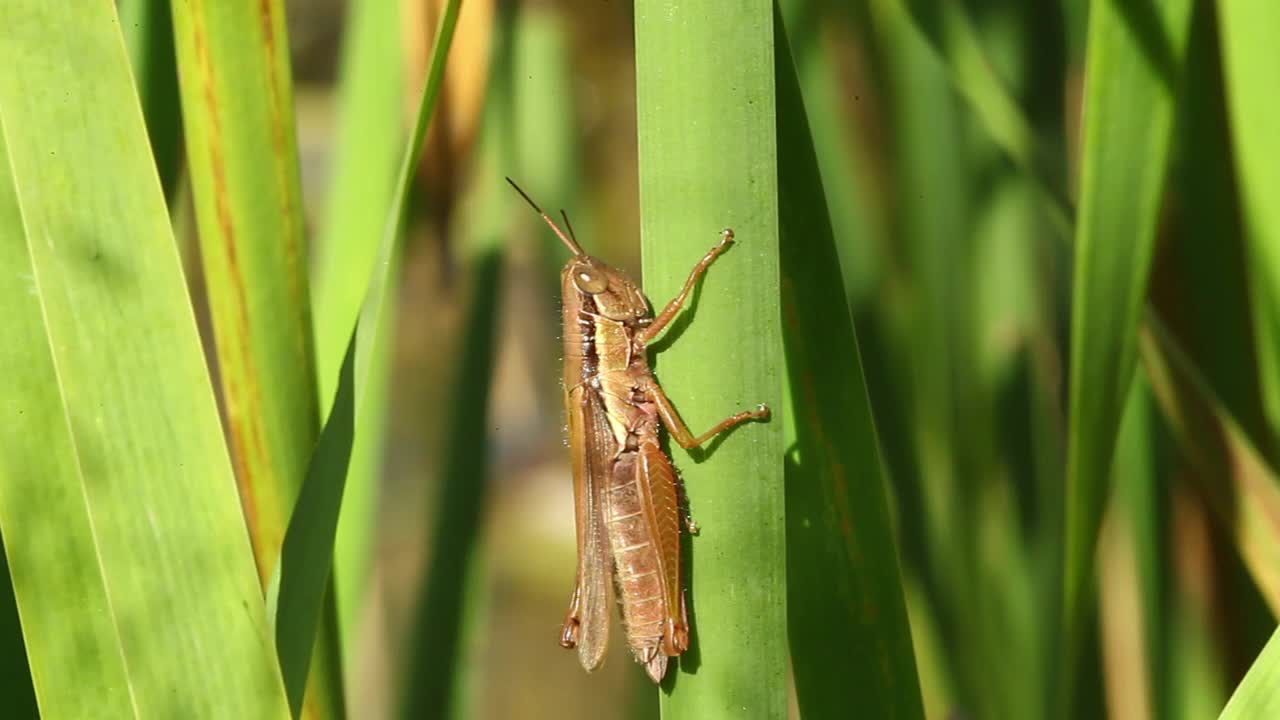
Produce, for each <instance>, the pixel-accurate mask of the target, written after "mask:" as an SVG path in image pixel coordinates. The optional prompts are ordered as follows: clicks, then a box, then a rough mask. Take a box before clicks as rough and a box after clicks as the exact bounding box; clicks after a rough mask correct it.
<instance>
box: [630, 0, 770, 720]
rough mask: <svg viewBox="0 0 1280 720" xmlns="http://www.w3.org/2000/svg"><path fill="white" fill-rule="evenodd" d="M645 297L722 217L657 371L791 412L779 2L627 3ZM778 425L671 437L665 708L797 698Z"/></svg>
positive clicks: (705, 397) (688, 397) (671, 287)
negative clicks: (675, 576)
mask: <svg viewBox="0 0 1280 720" xmlns="http://www.w3.org/2000/svg"><path fill="white" fill-rule="evenodd" d="M635 33H636V105H637V107H636V112H637V122H638V131H639V165H640V210H641V242H642V255H643V268H644V289H645V293H646V294H647V295H648V296H649V297H650V298H651V299H652V300H653V302H654V303H655V304H657V305H659V306H660V305H661V304H662V303H665V302H666V300H667V299H668V298H670V297H673V296H674V295H675V294H676V292H677V291H678V289H679V287H680V285H681V284H682V283H683V282H684V279H685V277H686V276H687V275H688V272H689V269H690V267H692V265H693V263H694V262H696V261H697V259H698V258H699V257H701V256H702V255H703V253H705V252H706V251H707V249H708V248H709V247H711V245H713V244H714V243H715V241H716V237H717V233H718V232H719V231H720V229H721V228H723V227H726V226H728V227H732V228H733V229H734V230H735V232H736V233H737V238H738V239H737V242H736V244H735V246H734V248H733V249H732V250H731V251H729V252H728V253H726V254H725V256H724V257H723V258H721V259H720V260H719V261H718V262H717V263H716V264H715V266H714V267H713V268H712V269H711V270H710V271H709V272H708V273H707V276H706V279H705V281H704V282H703V283H702V290H701V291H700V292H697V293H695V296H694V297H693V298H691V302H690V307H689V308H688V309H686V310H685V313H684V316H683V317H682V318H681V319H679V320H677V322H676V327H673V328H671V329H670V330H669V331H668V332H667V334H666V336H665V337H664V338H663V339H662V340H661V341H660V342H659V345H660V347H659V348H658V349H657V353H656V358H655V359H656V366H655V367H656V374H657V376H658V379H659V380H660V381H661V382H662V383H663V386H664V387H665V389H666V391H667V393H668V394H669V395H670V396H671V398H672V400H673V401H674V403H675V405H676V407H677V408H678V409H679V411H680V413H681V415H682V416H683V417H684V419H685V421H686V422H687V423H688V424H689V425H690V426H691V427H693V428H695V430H696V429H698V428H703V427H709V426H710V425H711V424H712V423H714V422H715V421H716V420H719V419H720V418H722V417H724V416H725V415H726V414H728V413H732V412H736V411H738V410H740V409H743V408H745V407H750V406H753V405H755V404H756V403H759V402H766V403H769V404H770V406H771V407H774V408H775V409H777V408H781V407H782V406H781V405H780V404H779V401H780V400H781V392H782V386H783V378H784V374H783V373H784V366H783V363H782V336H781V327H780V319H781V316H780V308H779V295H778V292H779V288H778V283H779V261H778V194H777V190H778V176H777V152H776V147H775V143H776V120H775V98H774V34H773V7H772V4H771V3H770V2H769V0H748V1H747V2H742V3H735V4H734V7H732V8H730V7H728V6H726V5H725V4H724V3H719V2H713V1H712V0H697V1H695V2H689V3H682V4H678V5H672V4H670V3H668V2H665V1H662V2H660V1H658V0H639V1H638V2H637V3H636V7H635ZM782 431H783V423H782V422H781V421H778V420H775V421H773V422H770V423H765V424H760V423H753V424H750V425H747V426H744V427H741V428H739V429H738V430H737V431H735V432H733V433H732V434H731V435H730V436H728V437H726V438H724V440H723V442H716V443H713V444H712V445H711V447H710V449H709V451H708V452H706V453H705V456H695V455H691V454H689V453H687V452H683V451H681V450H680V449H679V448H678V447H672V448H671V449H672V453H673V459H674V460H675V464H676V467H678V468H679V469H680V471H681V473H682V475H683V477H684V480H685V486H686V488H687V491H688V496H689V504H690V507H691V512H692V514H693V517H694V518H695V519H696V520H697V521H698V523H699V524H700V525H701V527H702V533H701V535H699V536H698V537H696V538H694V539H693V540H692V541H691V542H690V543H689V544H690V545H691V551H690V555H691V570H690V572H689V576H690V580H689V587H690V590H689V592H688V595H687V599H688V601H689V603H690V621H691V623H692V625H693V630H692V634H693V646H692V647H691V648H690V650H689V651H688V652H687V653H686V654H685V655H684V656H683V657H682V658H681V660H680V667H679V670H678V672H668V675H667V683H666V684H665V685H664V687H665V689H664V691H663V697H662V713H663V717H666V718H718V717H733V716H742V715H744V714H745V715H749V716H752V717H783V716H785V714H786V708H787V665H786V617H787V613H786V583H785V580H786V579H785V543H784V541H785V527H784V523H783V517H784V505H783V500H784V498H783V493H784V488H783V466H782V449H783V448H782V440H783V436H782Z"/></svg>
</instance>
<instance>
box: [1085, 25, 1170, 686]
mask: <svg viewBox="0 0 1280 720" xmlns="http://www.w3.org/2000/svg"><path fill="white" fill-rule="evenodd" d="M1191 8H1192V3H1191V2H1190V0H1167V1H1166V2H1162V3H1159V5H1158V7H1157V6H1153V5H1152V4H1150V3H1148V2H1145V1H1143V0H1118V1H1117V2H1102V3H1097V4H1095V5H1094V6H1093V8H1092V10H1091V13H1090V17H1089V41H1088V43H1089V44H1088V57H1087V60H1086V63H1087V64H1086V73H1087V80H1086V87H1085V100H1084V105H1085V118H1084V131H1083V133H1084V135H1083V143H1082V148H1081V154H1082V156H1083V160H1082V169H1081V181H1080V208H1079V213H1078V220H1077V226H1076V241H1075V274H1074V280H1073V283H1074V287H1073V291H1072V303H1073V306H1072V318H1071V322H1072V325H1071V335H1072V341H1071V371H1070V373H1071V375H1070V378H1071V379H1070V389H1069V392H1070V418H1069V421H1068V450H1067V500H1066V559H1065V568H1064V574H1065V575H1064V582H1065V589H1064V595H1063V601H1064V609H1063V622H1064V625H1063V638H1064V640H1065V641H1066V643H1067V645H1068V648H1067V652H1066V655H1065V658H1066V664H1067V667H1068V681H1067V686H1066V688H1065V689H1066V690H1067V692H1068V693H1069V692H1070V691H1071V685H1072V683H1071V680H1070V677H1069V676H1070V672H1071V668H1074V665H1075V658H1076V653H1077V652H1078V651H1079V646H1078V643H1079V642H1080V636H1079V633H1080V628H1081V627H1082V626H1083V624H1084V623H1085V617H1086V616H1087V614H1088V613H1087V610H1086V606H1087V605H1088V603H1089V600H1088V590H1087V588H1088V585H1089V580H1090V578H1091V577H1092V572H1093V571H1092V563H1093V554H1094V546H1095V543H1096V540H1097V533H1098V528H1099V526H1100V524H1101V521H1102V512H1103V509H1104V505H1105V502H1106V498H1107V496H1108V494H1109V490H1110V488H1109V482H1108V479H1109V477H1110V466H1111V459H1112V453H1113V451H1114V448H1115V439H1116V434H1117V432H1118V429H1119V427H1120V419H1121V414H1122V411H1123V409H1124V402H1125V398H1126V397H1127V394H1128V387H1129V382H1130V379H1131V377H1132V374H1133V368H1134V357H1135V350H1136V343H1137V331H1138V324H1139V320H1140V319H1141V310H1142V307H1143V299H1144V298H1145V296H1146V288H1147V282H1148V273H1149V272H1150V265H1151V256H1152V252H1153V248H1154V245H1155V231H1156V222H1157V219H1158V214H1159V210H1160V199H1161V195H1162V191H1163V189H1164V183H1165V172H1166V169H1167V167H1168V158H1169V147H1170V138H1171V136H1172V128H1173V119H1174V109H1175V107H1174V105H1175V93H1176V90H1177V78H1178V76H1179V74H1180V68H1181V62H1182V55H1183V50H1184V49H1185V45H1186V38H1187V34H1188V29H1189V27H1190V23H1189V22H1188V21H1189V19H1190V15H1191ZM1068 697H1070V696H1069V695H1068ZM1062 700H1064V701H1065V700H1067V698H1062Z"/></svg>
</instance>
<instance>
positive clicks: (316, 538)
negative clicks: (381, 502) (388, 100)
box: [275, 0, 460, 708]
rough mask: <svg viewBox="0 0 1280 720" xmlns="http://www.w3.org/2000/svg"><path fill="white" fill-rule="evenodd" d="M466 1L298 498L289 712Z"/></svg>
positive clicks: (287, 594) (286, 573) (288, 595)
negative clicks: (418, 173)
mask: <svg viewBox="0 0 1280 720" xmlns="http://www.w3.org/2000/svg"><path fill="white" fill-rule="evenodd" d="M459 4H460V0H451V2H450V3H449V5H448V6H447V7H446V8H445V12H444V14H443V16H442V20H441V23H440V30H439V33H438V34H437V36H436V46H435V49H434V51H433V52H432V57H431V67H430V69H429V70H428V72H427V81H426V84H425V86H424V87H423V89H422V97H421V100H420V102H419V105H418V115H417V120H416V122H415V124H414V130H413V134H412V135H410V136H409V142H408V145H407V147H406V148H405V150H404V154H403V155H401V157H400V169H399V171H398V175H397V178H396V185H395V192H394V193H393V194H392V198H391V206H390V207H389V208H388V209H387V215H386V219H385V223H384V228H383V234H382V239H381V241H380V243H379V246H378V257H377V260H376V261H375V262H374V263H373V266H372V269H371V275H370V278H369V282H368V285H367V290H366V291H365V299H364V303H363V305H362V306H361V311H360V316H359V318H358V319H357V321H356V324H355V327H354V328H353V330H352V333H351V336H350V340H349V342H348V345H347V349H346V352H345V354H344V356H343V357H344V359H343V365H344V367H345V366H347V365H348V364H349V365H350V370H349V371H345V370H344V371H343V372H341V373H340V375H339V378H338V384H337V391H336V398H338V399H340V400H341V404H339V402H338V401H337V400H335V403H334V407H333V410H331V412H330V413H329V418H328V420H326V422H325V427H324V430H323V431H322V432H321V434H320V441H319V443H318V444H317V446H316V449H315V452H314V454H313V455H312V457H311V461H310V467H309V469H308V471H307V476H306V481H305V482H304V483H303V486H302V490H301V492H300V493H299V497H298V507H299V508H305V509H306V510H305V511H295V512H294V515H293V518H292V519H291V521H290V523H289V528H288V533H287V535H286V536H285V539H284V547H283V551H282V555H281V561H280V571H279V572H280V575H279V593H278V595H277V598H276V604H275V617H277V618H289V620H288V621H287V622H280V623H279V624H278V625H277V627H276V648H277V652H278V653H279V657H280V666H281V668H282V670H283V674H284V676H285V678H286V680H287V681H291V683H290V685H289V697H290V706H291V707H294V708H297V707H298V704H297V703H298V699H299V691H300V688H299V687H298V684H297V683H299V682H300V681H301V679H302V678H305V677H307V667H308V665H309V663H310V662H311V647H312V645H313V644H314V643H315V642H316V640H315V638H316V631H317V628H318V627H319V626H320V620H321V612H322V607H323V603H324V598H325V592H326V586H327V585H328V582H329V580H328V579H329V576H330V569H331V566H332V563H333V552H334V538H335V534H336V532H337V526H338V516H339V512H340V510H341V506H342V496H343V492H344V488H345V485H346V479H347V477H346V476H347V468H348V465H349V462H350V453H351V448H352V442H353V434H354V433H355V431H356V428H362V427H368V425H366V424H365V417H366V415H365V413H366V412H367V411H368V407H369V405H367V403H369V400H368V392H369V387H370V382H371V381H372V380H373V378H374V377H375V375H374V373H375V371H374V362H375V361H374V359H373V358H374V357H375V353H376V352H377V350H376V349H377V348H379V347H382V346H383V342H384V341H383V340H381V339H380V338H379V337H378V333H379V332H385V331H386V330H387V329H389V323H387V322H385V320H384V318H385V314H386V313H387V311H388V307H389V305H390V304H391V303H390V302H389V301H388V293H387V289H388V287H390V286H392V285H394V282H393V280H392V278H390V277H389V273H390V271H391V269H392V268H394V267H398V260H397V257H398V255H399V252H400V250H399V245H400V239H401V238H402V237H403V236H404V222H405V217H406V212H405V211H406V206H407V204H408V201H409V186H410V183H411V180H412V176H413V169H414V168H415V167H416V166H417V160H418V158H419V157H420V155H421V153H422V143H423V139H424V138H425V136H426V131H427V126H428V123H429V122H430V119H431V116H432V115H433V114H434V112H435V108H436V103H437V101H438V99H439V97H440V85H441V83H442V81H443V78H444V66H445V59H446V57H447V55H448V52H449V46H450V45H451V43H452V42H453V32H454V29H455V28H456V26H457V22H458V6H459Z"/></svg>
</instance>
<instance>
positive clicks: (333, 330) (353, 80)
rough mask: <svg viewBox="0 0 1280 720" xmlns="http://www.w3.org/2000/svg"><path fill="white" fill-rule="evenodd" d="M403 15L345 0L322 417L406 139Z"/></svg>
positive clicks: (357, 580)
mask: <svg viewBox="0 0 1280 720" xmlns="http://www.w3.org/2000/svg"><path fill="white" fill-rule="evenodd" d="M399 22H400V14H399V9H398V6H397V4H396V3H392V2H385V0H355V1H354V2H351V3H349V5H348V10H347V22H346V28H347V30H346V39H345V41H344V43H343V50H342V68H341V78H340V82H339V97H338V110H337V113H338V132H337V136H336V138H335V141H334V142H335V147H334V158H333V181H332V183H331V184H330V186H329V201H328V203H327V208H328V210H327V213H326V215H325V219H324V222H323V226H322V231H321V236H320V240H319V242H318V247H317V254H318V257H317V259H316V263H315V268H314V269H315V276H314V282H313V283H312V312H313V315H314V318H315V335H316V373H317V377H318V379H319V391H320V403H321V413H322V415H323V416H325V417H327V416H328V413H329V408H328V403H329V402H331V401H332V400H333V398H334V393H335V390H336V385H337V382H338V376H339V375H338V372H339V370H340V369H341V368H340V366H341V363H342V360H343V357H344V355H343V351H344V349H345V347H346V345H347V344H349V342H350V340H351V327H352V325H353V323H354V322H355V319H356V316H357V315H358V314H359V313H360V303H361V301H362V300H363V297H364V293H365V289H366V285H367V283H368V281H369V273H370V271H371V270H372V268H373V263H374V260H375V256H376V253H377V250H378V246H377V244H376V243H373V242H369V238H372V237H377V236H378V234H379V233H380V231H381V230H382V228H383V225H384V224H385V222H386V215H387V208H388V207H390V206H391V194H392V192H393V191H394V189H395V181H396V168H397V161H398V160H399V157H400V153H401V151H402V145H403V143H404V128H403V125H404V121H403V113H404V106H403V83H402V80H401V77H400V68H401V66H402V63H403V58H402V56H401V43H400V42H399V37H400V31H399ZM398 271H399V268H398V266H397V267H394V268H390V269H389V270H388V272H387V274H388V279H389V281H390V282H392V283H393V284H394V281H395V278H396V276H397V275H398ZM396 299H397V293H396V290H395V288H394V287H391V288H389V289H388V292H387V294H386V302H388V303H389V305H388V307H387V308H386V310H385V312H384V313H383V314H382V317H383V318H384V321H385V322H386V323H394V318H395V317H396V315H397V312H396V307H395V303H396ZM393 335H394V334H393V333H392V331H391V328H390V327H387V328H383V329H381V330H379V331H378V332H377V334H376V336H377V337H378V339H379V342H380V343H381V345H380V346H379V347H378V348H375V349H374V350H373V355H372V357H371V359H370V372H371V373H373V375H372V377H371V378H370V380H369V386H368V388H367V400H366V404H367V405H368V409H367V410H366V414H365V416H364V419H363V421H362V423H364V424H361V425H359V426H358V428H357V430H356V431H355V441H354V444H353V445H352V448H351V461H350V465H349V467H348V469H347V488H346V490H345V492H344V493H343V502H342V511H341V514H340V516H339V519H338V534H337V541H336V542H337V546H336V548H335V556H334V569H333V574H334V591H335V596H336V600H337V606H338V613H339V617H340V621H339V627H340V628H341V634H342V646H343V654H344V660H346V662H344V663H343V665H344V667H347V668H350V666H351V662H350V660H351V656H352V653H353V652H354V643H353V638H354V637H355V633H357V632H358V625H359V622H360V616H361V611H362V609H363V607H364V596H365V589H366V585H367V581H368V576H369V563H370V559H371V555H372V552H373V549H372V543H373V535H374V532H373V521H374V514H375V512H376V504H377V497H378V477H379V469H380V467H381V452H382V443H383V440H384V433H385V423H386V401H387V383H388V381H389V379H390V378H389V376H390V371H391V368H390V366H391V354H390V353H391V349H392V339H393Z"/></svg>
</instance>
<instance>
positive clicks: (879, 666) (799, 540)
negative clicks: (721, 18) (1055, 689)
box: [775, 18, 924, 719]
mask: <svg viewBox="0 0 1280 720" xmlns="http://www.w3.org/2000/svg"><path fill="white" fill-rule="evenodd" d="M775 22H777V23H778V25H777V27H776V31H775V37H776V53H777V55H776V57H777V64H776V71H775V72H776V78H777V97H778V157H779V160H778V186H779V197H778V203H779V222H780V227H781V238H780V240H781V248H782V251H781V256H782V258H781V259H782V308H783V316H784V318H785V319H786V322H785V323H784V324H783V340H784V343H785V348H786V357H787V373H788V377H789V384H790V393H789V394H790V398H791V403H790V408H789V411H788V412H787V414H786V417H785V418H784V422H786V424H787V425H788V426H789V429H790V428H794V429H793V430H792V432H791V433H789V434H793V435H794V439H795V444H794V446H793V450H791V451H790V452H791V456H790V458H789V461H788V464H787V473H786V487H787V493H786V505H787V611H788V614H789V619H788V631H789V637H790V641H791V664H792V671H793V673H794V677H795V683H796V695H797V697H798V700H799V705H800V711H801V713H802V715H803V716H805V717H815V718H818V717H839V716H841V715H843V714H844V712H846V711H847V709H848V701H849V698H850V697H857V698H859V701H858V702H859V705H860V707H861V708H862V709H863V710H864V711H865V712H866V713H867V714H868V715H869V716H873V717H878V718H921V719H922V718H923V717H924V713H923V707H922V701H921V697H920V683H919V680H918V678H917V676H916V664H915V657H914V654H913V650H912V645H911V628H910V627H909V625H908V623H907V610H906V603H905V601H904V599H903V591H902V577H901V573H900V570H899V568H898V549H897V544H896V542H895V540H894V533H893V524H892V522H891V518H890V515H889V503H888V500H887V498H886V485H885V482H884V478H883V477H882V475H881V467H880V454H879V449H878V443H877V440H876V430H875V424H874V420H873V418H872V414H871V403H870V400H869V398H868V396H867V388H866V383H865V381H864V380H863V373H862V361H861V358H860V356H859V351H858V341H857V337H856V335H855V332H854V328H853V324H852V322H851V321H850V318H849V313H848V310H847V309H846V308H847V306H846V304H845V292H844V288H843V286H842V282H841V281H842V278H841V273H840V261H839V257H838V255H837V252H836V247H835V240H834V237H833V233H832V229H831V221H830V220H829V217H830V216H829V213H828V211H827V203H826V200H825V195H824V192H823V186H822V177H821V176H820V174H819V170H818V159H817V156H816V154H815V152H814V147H813V141H812V139H811V136H810V133H809V126H808V121H807V119H806V116H805V109H804V102H803V99H802V98H801V96H800V87H799V82H798V79H797V76H796V71H795V68H794V67H793V66H792V63H791V55H790V50H789V47H788V43H787V37H786V33H785V31H784V29H783V27H782V24H781V23H782V21H781V18H776V19H775ZM790 439H791V438H789V440H790Z"/></svg>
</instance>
